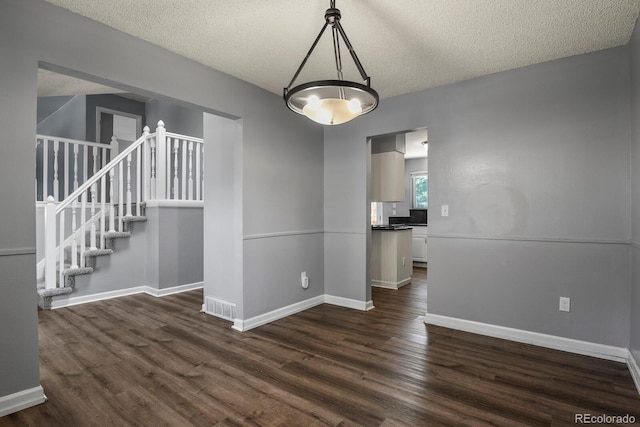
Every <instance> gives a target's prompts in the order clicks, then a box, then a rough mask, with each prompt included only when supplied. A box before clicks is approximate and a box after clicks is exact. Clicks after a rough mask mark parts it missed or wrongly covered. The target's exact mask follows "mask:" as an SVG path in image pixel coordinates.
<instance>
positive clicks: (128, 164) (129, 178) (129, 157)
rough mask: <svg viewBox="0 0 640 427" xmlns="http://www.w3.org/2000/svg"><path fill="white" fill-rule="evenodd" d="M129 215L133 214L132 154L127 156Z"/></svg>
mask: <svg viewBox="0 0 640 427" xmlns="http://www.w3.org/2000/svg"><path fill="white" fill-rule="evenodd" d="M127 216H131V154H129V155H128V156H127Z"/></svg>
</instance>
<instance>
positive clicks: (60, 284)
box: [58, 209, 65, 287]
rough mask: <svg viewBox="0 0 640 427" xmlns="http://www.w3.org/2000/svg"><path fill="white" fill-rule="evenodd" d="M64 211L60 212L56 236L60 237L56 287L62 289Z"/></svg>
mask: <svg viewBox="0 0 640 427" xmlns="http://www.w3.org/2000/svg"><path fill="white" fill-rule="evenodd" d="M64 213H65V211H64V209H63V210H61V211H60V232H59V233H58V235H59V236H60V244H59V245H58V257H59V258H58V259H59V262H60V268H59V269H58V276H59V281H58V285H59V286H60V287H64V274H63V273H64V268H65V263H64V241H65V238H64Z"/></svg>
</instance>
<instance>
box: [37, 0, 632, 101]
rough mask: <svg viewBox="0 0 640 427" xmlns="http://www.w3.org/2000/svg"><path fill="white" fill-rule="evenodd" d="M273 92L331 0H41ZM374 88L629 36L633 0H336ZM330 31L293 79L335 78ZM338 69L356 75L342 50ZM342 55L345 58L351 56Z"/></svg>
mask: <svg viewBox="0 0 640 427" xmlns="http://www.w3.org/2000/svg"><path fill="white" fill-rule="evenodd" d="M47 1H48V2H50V3H53V4H55V5H58V6H61V7H64V8H66V9H69V10H71V11H73V12H76V13H79V14H81V15H84V16H87V17H89V18H91V19H94V20H96V21H99V22H103V23H105V24H107V25H109V26H111V27H114V28H116V29H119V30H121V31H124V32H126V33H129V34H132V35H134V36H136V37H138V38H141V39H144V40H147V41H149V42H151V43H153V44H156V45H159V46H162V47H164V48H166V49H168V50H171V51H173V52H176V53H178V54H180V55H182V56H186V57H188V58H191V59H193V60H195V61H197V62H200V63H202V64H205V65H208V66H210V67H212V68H215V69H218V70H220V71H223V72H225V73H228V74H231V75H233V76H235V77H238V78H240V79H242V80H245V81H248V82H250V83H253V84H255V85H257V86H260V87H262V88H264V89H267V90H269V91H271V92H274V93H277V94H281V93H282V88H283V87H284V86H286V85H287V84H288V83H289V80H290V79H291V77H292V76H293V73H294V72H295V70H296V69H297V67H298V65H299V64H300V62H301V61H302V58H303V57H304V55H305V54H306V52H307V50H308V49H309V47H310V46H311V43H312V42H313V40H314V38H315V37H316V35H317V33H318V32H319V31H320V28H321V27H322V25H323V24H324V11H325V10H326V9H327V7H328V5H329V1H328V0H304V1H301V0H269V1H265V0H244V1H240V0H234V1H230V0H136V1H131V0H47ZM336 6H337V7H338V8H339V9H340V10H341V11H342V24H343V27H344V28H345V31H346V33H347V36H348V37H349V39H350V41H351V42H352V44H353V46H354V48H355V50H356V52H357V54H358V56H359V58H360V60H361V62H362V64H363V65H364V68H365V69H366V71H367V73H368V74H369V75H370V76H371V80H372V86H373V87H374V88H375V89H376V90H377V91H378V92H379V93H380V96H381V98H386V97H390V96H394V95H400V94H404V93H409V92H414V91H417V90H422V89H427V88H430V87H435V86H440V85H443V84H447V83H453V82H457V81H461V80H467V79H470V78H473V77H477V76H482V75H486V74H491V73H495V72H498V71H504V70H509V69H513V68H518V67H522V66H526V65H530V64H535V63H540V62H544V61H548V60H552V59H556V58H561V57H566V56H572V55H577V54H582V53H586V52H592V51H597V50H601V49H606V48H610V47H614V46H619V45H623V44H626V43H628V41H629V38H630V36H631V32H632V30H633V26H634V23H635V20H636V18H637V16H638V11H639V9H640V0H455V1H454V0H393V1H391V0H337V2H336ZM330 40H331V38H330V33H326V34H325V37H323V40H322V42H321V44H320V45H319V46H318V48H317V49H316V52H314V54H313V56H312V57H311V59H310V60H309V63H308V64H307V66H306V68H305V73H303V75H301V77H300V79H299V80H298V81H297V82H298V83H302V82H303V81H304V80H307V79H326V78H333V76H334V75H335V69H334V68H332V67H333V63H332V61H333V56H332V52H331V41H330ZM343 62H344V63H345V64H346V66H345V68H347V70H346V75H345V77H346V78H349V79H352V80H358V75H357V73H356V72H355V67H353V66H352V61H351V59H350V58H349V57H348V55H347V53H346V50H345V51H344V52H343ZM347 66H348V67H347Z"/></svg>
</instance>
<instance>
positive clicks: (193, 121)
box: [146, 99, 203, 138]
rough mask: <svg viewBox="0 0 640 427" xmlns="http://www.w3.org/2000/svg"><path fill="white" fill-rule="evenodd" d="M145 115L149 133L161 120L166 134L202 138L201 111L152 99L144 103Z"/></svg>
mask: <svg viewBox="0 0 640 427" xmlns="http://www.w3.org/2000/svg"><path fill="white" fill-rule="evenodd" d="M146 114H147V125H148V126H149V128H150V129H151V132H154V130H155V128H156V126H157V124H158V121H159V120H162V121H163V122H164V125H165V128H166V129H167V132H173V133H179V134H181V135H188V136H194V137H196V138H202V123H203V117H202V110H198V109H195V108H189V107H183V106H181V105H177V104H176V103H175V102H170V101H167V100H164V99H152V100H150V101H148V102H147V103H146Z"/></svg>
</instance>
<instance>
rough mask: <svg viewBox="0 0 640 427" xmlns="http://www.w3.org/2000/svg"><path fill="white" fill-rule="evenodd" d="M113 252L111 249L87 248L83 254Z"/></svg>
mask: <svg viewBox="0 0 640 427" xmlns="http://www.w3.org/2000/svg"><path fill="white" fill-rule="evenodd" d="M112 253H113V249H87V250H86V251H84V256H85V257H88V256H103V255H111V254H112Z"/></svg>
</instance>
